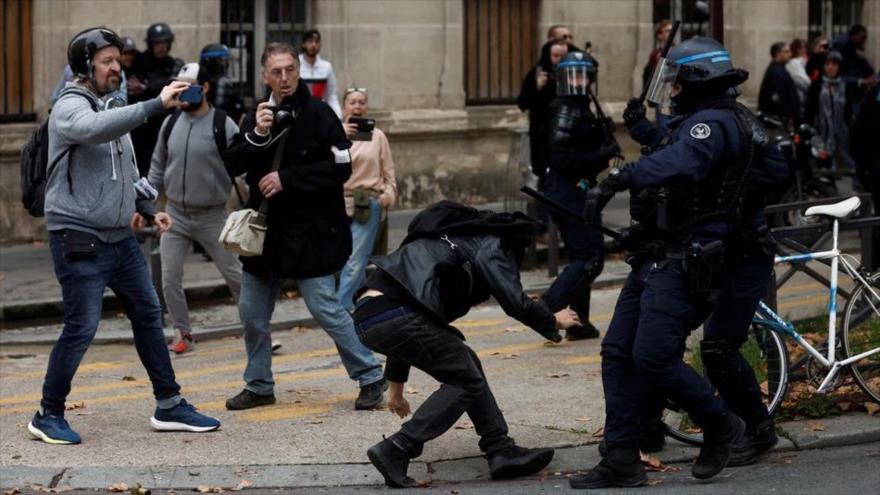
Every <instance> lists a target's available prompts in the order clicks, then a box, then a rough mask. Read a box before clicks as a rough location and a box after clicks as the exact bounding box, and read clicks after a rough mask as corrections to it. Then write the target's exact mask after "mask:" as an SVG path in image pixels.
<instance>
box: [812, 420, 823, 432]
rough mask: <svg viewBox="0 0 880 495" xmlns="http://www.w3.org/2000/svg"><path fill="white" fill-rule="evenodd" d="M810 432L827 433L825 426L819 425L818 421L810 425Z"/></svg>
mask: <svg viewBox="0 0 880 495" xmlns="http://www.w3.org/2000/svg"><path fill="white" fill-rule="evenodd" d="M808 428H809V429H810V431H825V425H823V424H822V423H819V422H818V421H814V422H812V423H810V424H809V425H808Z"/></svg>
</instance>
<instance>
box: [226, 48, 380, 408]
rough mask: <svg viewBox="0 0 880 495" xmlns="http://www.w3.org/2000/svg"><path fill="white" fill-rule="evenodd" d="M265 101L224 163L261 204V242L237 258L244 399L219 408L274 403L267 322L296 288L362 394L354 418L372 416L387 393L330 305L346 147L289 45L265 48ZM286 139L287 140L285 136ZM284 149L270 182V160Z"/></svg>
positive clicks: (371, 360)
mask: <svg viewBox="0 0 880 495" xmlns="http://www.w3.org/2000/svg"><path fill="white" fill-rule="evenodd" d="M262 65H263V80H264V82H265V83H266V84H268V85H269V87H270V88H271V89H272V93H271V95H270V97H269V98H268V100H266V101H263V102H261V103H260V104H259V105H258V106H257V110H256V112H255V113H253V112H252V113H249V114H248V115H247V116H245V118H244V121H243V122H242V125H241V134H239V136H238V137H237V138H236V141H235V142H234V143H233V146H232V148H231V149H230V152H229V153H228V154H227V156H226V158H227V163H228V166H229V168H230V171H231V172H232V173H233V174H234V175H239V174H242V173H247V175H246V177H245V181H246V182H247V184H248V187H249V188H250V193H251V194H250V198H249V200H248V207H249V208H253V209H259V207H260V203H261V202H262V201H263V198H266V199H267V200H268V211H267V213H266V225H267V230H266V238H265V241H264V244H263V253H262V255H260V256H253V257H242V258H241V261H242V269H243V272H244V273H243V274H242V280H241V296H240V298H239V313H240V316H241V321H242V323H243V324H244V328H245V346H246V348H247V354H248V364H247V368H246V369H245V372H244V380H245V382H246V385H245V389H244V390H243V391H242V392H241V393H240V394H238V395H236V396H235V397H232V398H230V399H229V400H227V401H226V408H227V409H231V410H237V409H248V408H251V407H257V406H262V405H268V404H273V403H274V402H275V395H274V384H275V382H274V380H273V378H272V360H271V354H272V339H271V332H270V327H269V320H270V319H271V317H272V312H273V310H274V306H275V297H276V295H277V294H278V290H279V287H280V283H281V280H282V279H284V278H293V279H296V282H297V288H298V289H299V292H300V294H302V297H303V299H304V301H305V303H306V306H307V307H308V308H309V312H311V313H312V316H314V317H315V319H316V320H318V323H319V324H320V325H321V327H323V328H324V330H325V331H326V332H327V333H328V334H330V336H331V337H332V338H333V340H334V341H335V343H336V347H337V349H338V350H339V355H340V358H341V359H342V364H343V365H345V368H346V370H347V371H348V375H349V377H351V378H352V379H353V380H357V381H358V383H359V384H360V387H361V392H360V395H359V396H358V398H357V400H356V402H355V408H356V409H372V408H374V407H376V406H377V405H379V403H381V401H382V395H383V392H384V390H385V388H386V387H387V386H386V385H385V380H384V379H383V377H382V367H381V365H380V364H379V362H378V361H377V360H376V357H375V356H373V353H372V352H370V351H369V350H368V349H367V348H366V347H364V345H363V344H361V342H360V341H359V340H358V338H357V336H356V334H355V331H354V324H353V323H352V320H351V316H350V315H349V314H348V312H347V311H345V309H343V307H342V305H341V304H340V302H339V299H338V298H337V296H336V279H335V276H334V274H335V273H336V272H337V271H339V269H340V268H342V266H343V265H344V264H345V262H346V261H347V260H348V257H349V255H350V254H351V228H350V225H349V220H348V215H346V213H345V200H344V198H343V184H344V183H345V181H346V180H348V178H349V176H350V175H351V155H350V154H349V148H350V147H351V143H350V142H349V141H348V139H347V138H346V137H345V131H344V130H343V128H342V123H341V122H340V121H339V118H338V117H336V114H335V113H334V112H333V110H331V109H330V107H329V106H327V104H326V103H324V102H322V101H320V100H316V99H314V98H312V97H311V95H310V94H309V90H308V87H307V86H306V85H305V83H303V82H302V81H301V80H300V78H299V58H298V57H297V55H296V51H295V50H294V49H293V47H291V46H290V45H287V44H284V43H270V44H269V45H267V46H266V49H265V51H264V52H263V56H262ZM285 130H287V132H286V133H283V132H284V131H285ZM279 146H284V148H283V153H282V154H281V159H280V162H279V163H280V165H279V168H278V170H277V171H276V172H273V171H272V164H273V161H274V158H275V154H276V150H277V149H279Z"/></svg>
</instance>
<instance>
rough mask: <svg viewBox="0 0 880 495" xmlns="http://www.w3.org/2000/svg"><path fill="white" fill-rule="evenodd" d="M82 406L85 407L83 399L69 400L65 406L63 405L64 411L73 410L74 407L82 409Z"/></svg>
mask: <svg viewBox="0 0 880 495" xmlns="http://www.w3.org/2000/svg"><path fill="white" fill-rule="evenodd" d="M84 407H86V403H85V401H79V402H69V403H68V404H67V405H66V406H64V409H65V410H66V411H73V410H74V409H82V408H84Z"/></svg>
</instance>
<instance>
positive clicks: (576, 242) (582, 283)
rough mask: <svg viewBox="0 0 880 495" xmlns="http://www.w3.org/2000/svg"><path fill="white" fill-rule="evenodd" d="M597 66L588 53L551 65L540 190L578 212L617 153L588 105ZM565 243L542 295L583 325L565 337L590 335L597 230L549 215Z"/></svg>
mask: <svg viewBox="0 0 880 495" xmlns="http://www.w3.org/2000/svg"><path fill="white" fill-rule="evenodd" d="M595 75H596V70H595V64H593V62H592V60H591V58H590V57H589V55H587V54H586V53H584V52H574V53H568V54H567V55H566V56H565V57H563V59H562V61H561V62H560V63H559V64H558V65H557V66H556V93H557V97H556V99H554V100H553V102H552V103H551V104H550V115H551V117H550V125H549V126H548V127H549V129H550V131H549V140H550V141H549V149H550V167H549V170H548V172H547V176H546V180H545V183H544V193H545V194H546V195H547V196H548V197H550V198H551V199H553V200H555V201H556V202H558V203H560V204H562V205H563V206H565V207H567V208H568V209H570V210H572V211H581V210H582V209H583V205H584V199H585V198H586V192H587V190H588V189H589V188H590V187H592V186H595V184H596V176H597V175H598V174H599V172H601V171H602V170H604V169H606V168H607V167H608V160H609V159H610V158H611V157H613V156H615V155H617V154H619V153H620V148H619V147H618V146H617V143H616V142H615V141H614V140H613V139H610V138H609V137H610V136H609V134H608V131H607V125H608V123H607V122H603V121H602V120H600V119H599V118H598V117H597V116H596V114H595V113H593V111H592V110H591V109H590V100H591V97H590V93H589V85H590V83H591V81H592V80H594V79H595ZM554 221H555V222H556V224H557V225H558V226H559V231H560V233H561V234H562V238H563V240H564V241H565V249H566V251H568V256H569V264H568V265H567V266H566V267H565V269H564V270H563V271H562V273H561V274H560V275H559V276H558V277H557V278H556V280H555V281H554V282H553V285H551V286H550V288H549V289H548V290H547V292H546V293H544V295H543V296H541V298H542V300H543V301H544V302H545V303H546V304H547V306H548V308H549V309H550V311H553V312H556V311H559V310H560V309H562V308H565V307H568V306H570V307H571V309H573V310H574V311H575V312H576V313H577V314H578V317H579V318H580V320H581V323H582V326H576V327H573V328H571V329H569V330H566V334H565V335H566V338H567V339H568V340H578V339H585V338H595V337H598V336H599V331H598V330H597V329H596V327H595V326H593V325H592V324H591V323H590V322H589V316H590V285H591V284H592V282H593V280H595V279H596V277H598V276H599V274H600V273H601V272H602V267H603V264H604V258H603V256H604V254H603V238H602V234H601V233H600V232H598V231H596V230H594V229H590V228H588V227H587V226H585V225H583V224H582V223H578V222H575V221H573V220H571V219H568V218H564V217H560V216H554Z"/></svg>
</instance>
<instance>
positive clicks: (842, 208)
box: [804, 196, 862, 218]
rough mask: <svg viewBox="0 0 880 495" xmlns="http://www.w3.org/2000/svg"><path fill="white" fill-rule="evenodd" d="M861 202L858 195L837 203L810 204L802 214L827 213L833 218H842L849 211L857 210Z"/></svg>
mask: <svg viewBox="0 0 880 495" xmlns="http://www.w3.org/2000/svg"><path fill="white" fill-rule="evenodd" d="M861 204H862V200H860V199H859V197H858V196H853V197H851V198H849V199H845V200H843V201H841V202H839V203H834V204H831V205H821V206H811V207H809V208H807V211H805V212H804V215H805V216H812V215H827V216H829V217H834V218H844V217H845V216H847V215H849V214H850V213H852V212H854V211H856V210H858V209H859V206H861Z"/></svg>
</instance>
